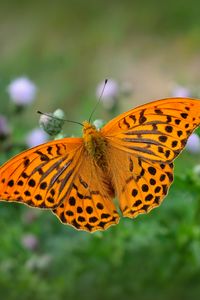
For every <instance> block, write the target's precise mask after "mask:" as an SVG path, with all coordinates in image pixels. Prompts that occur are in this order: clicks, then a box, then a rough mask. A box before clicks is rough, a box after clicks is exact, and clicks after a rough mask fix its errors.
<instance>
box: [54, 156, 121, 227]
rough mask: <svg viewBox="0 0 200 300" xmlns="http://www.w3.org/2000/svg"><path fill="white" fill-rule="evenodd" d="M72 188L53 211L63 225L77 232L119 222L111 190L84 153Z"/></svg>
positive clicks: (102, 174)
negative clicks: (73, 228) (72, 227)
mask: <svg viewBox="0 0 200 300" xmlns="http://www.w3.org/2000/svg"><path fill="white" fill-rule="evenodd" d="M83 157H84V158H83V160H82V163H81V166H80V168H79V172H78V174H77V176H76V177H75V179H74V181H73V183H72V189H71V191H70V193H69V194H68V195H67V197H66V199H65V201H63V203H62V204H61V205H60V206H59V207H57V208H56V209H55V210H53V212H54V213H55V214H56V215H57V216H58V217H59V219H60V220H61V221H62V222H63V223H67V224H71V225H72V226H74V227H76V228H77V229H81V230H86V231H90V232H93V231H96V230H103V229H106V228H108V227H109V226H110V225H112V224H117V223H118V222H119V214H118V212H117V211H116V207H115V205H114V203H113V201H112V199H113V196H114V194H113V192H114V191H113V190H111V189H110V185H109V181H108V178H107V177H106V176H105V174H104V172H103V171H102V170H101V169H100V168H99V167H98V166H97V165H96V164H95V163H94V162H93V160H92V159H91V157H90V156H88V154H87V153H86V152H84V154H83Z"/></svg>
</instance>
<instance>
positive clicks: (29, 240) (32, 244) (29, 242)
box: [21, 234, 38, 250]
mask: <svg viewBox="0 0 200 300" xmlns="http://www.w3.org/2000/svg"><path fill="white" fill-rule="evenodd" d="M21 243H22V245H23V246H24V248H26V249H29V250H35V249H36V248H37V247H38V239H37V237H36V236H35V235H33V234H26V235H24V236H23V237H22V240H21Z"/></svg>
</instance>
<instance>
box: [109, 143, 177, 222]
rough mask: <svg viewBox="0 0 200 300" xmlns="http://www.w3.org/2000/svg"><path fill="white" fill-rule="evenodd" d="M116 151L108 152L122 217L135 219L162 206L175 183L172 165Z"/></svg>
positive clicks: (111, 149)
mask: <svg viewBox="0 0 200 300" xmlns="http://www.w3.org/2000/svg"><path fill="white" fill-rule="evenodd" d="M113 150H114V149H113V148H110V151H109V157H110V159H111V160H112V166H113V169H112V170H113V173H114V174H115V175H114V176H113V184H114V186H115V189H116V194H117V197H118V199H119V205H120V209H121V211H122V214H123V216H125V217H130V218H133V217H136V216H137V215H138V214H140V213H147V212H149V211H150V210H151V209H152V208H155V207H157V206H159V205H160V204H161V202H162V200H163V199H164V197H165V196H166V195H167V192H168V189H169V187H170V185H171V184H172V182H173V163H158V162H150V161H148V160H144V159H140V158H138V157H135V155H133V154H130V153H125V152H124V151H121V150H118V149H115V150H114V151H113ZM119 170H120V172H119Z"/></svg>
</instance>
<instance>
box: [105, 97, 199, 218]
mask: <svg viewBox="0 0 200 300" xmlns="http://www.w3.org/2000/svg"><path fill="white" fill-rule="evenodd" d="M199 124H200V101H199V100H195V99H187V98H169V99H164V100H159V101H155V102H151V103H149V104H146V105H142V106H140V107H137V108H135V109H132V110H130V111H128V112H126V113H124V114H122V115H120V116H118V117H116V118H114V119H113V120H111V121H110V122H109V123H108V124H106V125H105V126H104V127H103V128H102V131H101V132H102V134H103V135H104V136H105V137H106V140H107V143H108V145H109V146H108V151H107V157H108V161H110V164H111V165H110V167H111V169H112V174H113V185H114V187H115V190H116V192H117V196H118V198H119V201H120V208H121V210H122V213H123V215H124V216H127V217H135V216H136V215H138V214H139V213H144V212H148V211H149V210H151V209H152V208H153V207H156V206H158V205H159V204H160V203H161V201H162V200H163V198H164V197H165V195H166V194H167V191H168V189H169V187H170V185H171V183H172V181H173V163H172V162H173V160H174V159H175V158H176V156H177V155H178V154H179V153H180V152H181V151H182V149H183V148H184V146H185V144H186V142H187V139H188V137H189V136H190V134H191V133H192V132H193V130H194V129H195V128H196V127H197V126H199Z"/></svg>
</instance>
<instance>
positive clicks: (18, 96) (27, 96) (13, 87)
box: [7, 77, 37, 106]
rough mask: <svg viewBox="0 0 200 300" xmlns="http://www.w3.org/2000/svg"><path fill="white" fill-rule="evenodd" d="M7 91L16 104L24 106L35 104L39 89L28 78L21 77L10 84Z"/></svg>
mask: <svg viewBox="0 0 200 300" xmlns="http://www.w3.org/2000/svg"><path fill="white" fill-rule="evenodd" d="M7 91H8V94H9V96H10V99H11V100H12V101H13V102H14V103H15V104H17V105H23V106H24V105H28V104H30V103H32V102H33V100H34V99H35V96H36V92H37V88H36V86H35V84H34V83H33V82H32V81H31V80H30V79H28V78H27V77H19V78H17V79H14V80H13V81H12V82H11V83H10V84H9V86H8V88H7Z"/></svg>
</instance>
